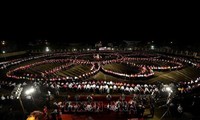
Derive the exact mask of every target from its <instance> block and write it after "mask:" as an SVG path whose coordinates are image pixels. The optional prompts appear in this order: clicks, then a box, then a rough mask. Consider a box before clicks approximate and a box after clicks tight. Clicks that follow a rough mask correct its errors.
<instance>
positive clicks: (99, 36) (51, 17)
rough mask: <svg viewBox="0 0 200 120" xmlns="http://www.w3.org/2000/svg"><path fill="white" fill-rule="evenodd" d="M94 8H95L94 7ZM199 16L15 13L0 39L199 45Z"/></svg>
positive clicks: (5, 23) (3, 25)
mask: <svg viewBox="0 0 200 120" xmlns="http://www.w3.org/2000/svg"><path fill="white" fill-rule="evenodd" d="M91 11H92V10H91ZM197 18H198V17H197V16H196V15H195V14H191V11H189V12H188V11H187V10H184V11H182V10H178V11H176V12H174V11H171V12H168V10H166V11H165V12H160V11H159V10H157V11H144V12H138V11H136V12H135V11H134V12H133V11H129V12H128V13H127V12H126V11H125V12H124V11H122V12H121V11H112V10H111V11H109V12H103V13H101V12H98V13H96V12H93V13H88V12H85V11H84V12H82V11H78V12H76V13H70V14H68V13H65V14H63V13H58V14H57V13H56V14H51V12H48V14H47V13H45V12H44V13H40V14H39V15H37V14H36V15H35V14H34V15H33V14H28V15H24V14H23V15H21V14H20V15H18V14H16V13H12V15H10V16H9V17H8V18H7V19H6V20H3V21H1V26H0V27H1V29H0V39H1V40H2V39H5V40H10V41H20V42H21V43H28V42H29V41H34V40H36V39H47V40H49V41H51V42H53V43H57V42H61V43H62V42H65V43H70V42H82V43H95V42H97V41H103V42H114V41H118V42H119V41H122V40H133V41H134V40H136V41H137V40H139V41H152V40H153V41H155V42H157V43H168V42H170V41H173V42H174V43H177V45H181V46H185V45H195V46H197V45H199V44H200V43H199V42H198V40H199V38H200V37H199V28H198V26H197V23H198V19H197Z"/></svg>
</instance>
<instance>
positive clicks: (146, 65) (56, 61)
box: [6, 53, 183, 81]
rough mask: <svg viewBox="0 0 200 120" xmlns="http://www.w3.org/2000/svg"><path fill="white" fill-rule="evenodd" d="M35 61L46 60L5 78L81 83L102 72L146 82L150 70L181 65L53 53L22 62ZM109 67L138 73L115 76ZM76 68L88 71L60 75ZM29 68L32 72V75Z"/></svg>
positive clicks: (131, 56)
mask: <svg viewBox="0 0 200 120" xmlns="http://www.w3.org/2000/svg"><path fill="white" fill-rule="evenodd" d="M102 56H103V57H102ZM134 56H135V57H134ZM149 56H150V57H149ZM39 58H46V59H43V60H42V61H39V62H33V63H30V64H26V65H21V66H20V67H17V68H15V69H11V70H9V71H8V72H7V74H6V76H7V77H9V78H15V79H26V80H50V81H55V80H68V79H70V80H73V79H80V80H81V79H87V78H89V77H91V76H93V75H95V74H96V73H98V72H99V71H102V72H104V73H105V74H109V75H113V76H118V77H127V78H147V77H150V76H153V75H154V70H174V69H180V68H182V67H183V65H182V63H181V62H179V61H178V60H173V59H170V60H169V59H165V58H162V57H161V58H160V56H155V55H151V54H141V57H139V56H138V55H137V54H133V53H126V54H125V53H121V54H120V53H81V54H79V53H55V54H49V55H44V56H40V57H34V58H33V57H32V58H26V60H32V59H39ZM88 58H90V59H88ZM26 60H24V61H26ZM20 61H22V60H20ZM17 63H20V62H19V61H18V62H17V61H13V62H11V63H10V64H11V65H14V64H17ZM113 63H116V64H125V65H126V66H128V67H132V68H134V69H136V70H137V71H138V72H137V73H126V71H124V72H123V71H120V72H119V71H117V70H114V69H106V68H104V66H105V65H107V64H113ZM77 65H85V66H87V68H88V67H89V69H87V70H85V69H82V70H81V71H84V72H82V73H79V74H76V73H73V75H66V74H65V73H64V72H63V71H67V70H69V69H71V68H73V67H75V66H77ZM41 66H42V67H41ZM33 68H34V69H36V71H33V70H32V69H33Z"/></svg>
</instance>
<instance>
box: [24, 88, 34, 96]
mask: <svg viewBox="0 0 200 120" xmlns="http://www.w3.org/2000/svg"><path fill="white" fill-rule="evenodd" d="M34 92H35V89H34V88H33V87H31V88H30V89H28V90H26V91H25V94H26V95H30V94H32V93H34Z"/></svg>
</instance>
